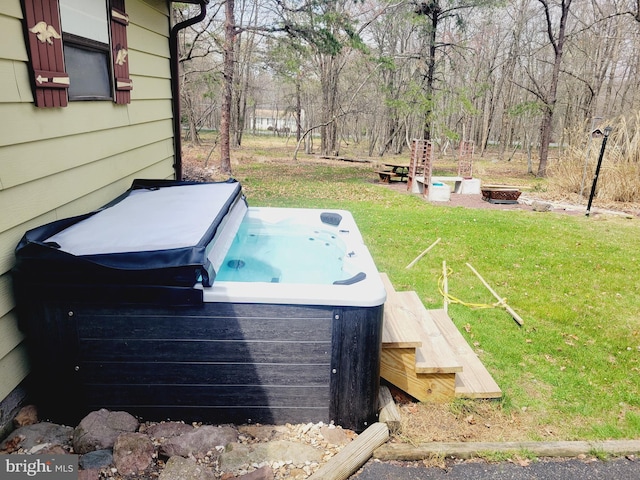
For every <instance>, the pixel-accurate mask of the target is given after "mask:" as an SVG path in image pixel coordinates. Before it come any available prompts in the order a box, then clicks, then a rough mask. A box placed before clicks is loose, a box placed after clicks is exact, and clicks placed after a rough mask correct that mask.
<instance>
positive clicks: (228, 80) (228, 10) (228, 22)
mask: <svg viewBox="0 0 640 480" xmlns="http://www.w3.org/2000/svg"><path fill="white" fill-rule="evenodd" d="M234 7H235V0H227V1H226V2H225V22H224V52H223V55H224V66H223V70H222V76H223V79H224V85H223V94H222V111H221V112H220V170H221V171H222V173H225V174H227V175H231V173H232V172H231V151H230V147H231V146H230V136H229V131H230V127H231V102H232V94H233V63H234V55H233V53H234V52H233V50H234V40H235V34H236V31H235V24H236V21H235V16H234V13H233V9H234Z"/></svg>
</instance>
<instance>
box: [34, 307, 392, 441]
mask: <svg viewBox="0 0 640 480" xmlns="http://www.w3.org/2000/svg"><path fill="white" fill-rule="evenodd" d="M382 309H383V307H382V306H379V307H370V308H358V307H338V308H334V307H322V306H318V307H316V306H298V305H270V304H232V303H204V304H202V305H200V306H196V307H144V306H121V307H120V306H113V305H110V306H104V305H100V306H98V305H83V304H77V305H68V306H60V305H58V306H57V307H54V306H53V305H51V304H48V305H46V306H45V308H44V310H45V312H44V315H33V314H31V315H29V317H30V318H31V320H30V322H29V323H30V325H29V334H30V335H29V338H30V339H31V344H32V346H33V349H32V358H33V361H34V374H35V377H36V382H35V385H36V387H37V390H39V392H40V395H39V396H40V399H41V403H42V404H43V405H42V406H43V407H44V409H45V411H48V413H49V414H50V415H51V417H52V418H60V419H61V420H67V421H69V420H76V419H77V416H78V415H81V414H85V413H86V412H88V411H90V410H92V409H97V408H107V409H110V410H126V411H129V412H130V413H133V414H136V415H140V416H141V417H142V418H144V419H149V420H160V419H166V418H171V419H184V420H187V421H206V422H216V423H230V422H232V423H247V422H259V423H275V424H278V423H284V422H293V423H300V422H308V421H314V422H318V421H325V422H329V421H331V420H333V421H335V422H336V423H337V424H339V425H342V426H344V427H346V428H352V429H354V430H357V431H361V430H364V429H365V428H366V427H367V425H369V424H370V423H371V422H373V421H375V419H376V414H377V391H378V383H379V366H380V344H381V329H382ZM38 318H39V319H40V320H38ZM43 318H44V319H46V320H45V321H42V319H43Z"/></svg>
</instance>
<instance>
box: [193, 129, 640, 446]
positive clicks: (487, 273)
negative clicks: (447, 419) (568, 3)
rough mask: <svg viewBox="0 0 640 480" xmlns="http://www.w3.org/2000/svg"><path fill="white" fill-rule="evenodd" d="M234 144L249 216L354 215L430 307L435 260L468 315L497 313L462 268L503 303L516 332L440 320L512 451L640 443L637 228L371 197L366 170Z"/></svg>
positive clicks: (499, 321) (375, 193)
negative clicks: (273, 210) (482, 377)
mask: <svg viewBox="0 0 640 480" xmlns="http://www.w3.org/2000/svg"><path fill="white" fill-rule="evenodd" d="M245 142H246V146H244V147H242V148H241V149H239V150H237V151H235V152H234V154H233V157H234V162H233V168H234V176H235V178H237V179H238V180H239V181H241V182H242V185H243V188H244V190H245V193H246V196H247V199H248V202H249V204H250V205H252V206H289V207H317V208H342V209H346V210H349V211H351V212H352V213H353V215H354V217H355V218H356V221H357V222H358V225H359V227H360V230H361V232H362V234H363V236H364V237H365V240H366V243H367V245H368V247H369V249H370V251H371V253H372V255H373V257H374V260H375V261H376V264H377V266H378V269H379V270H380V271H382V272H386V273H387V274H388V275H389V277H390V279H391V281H392V282H393V284H394V286H395V288H396V289H397V290H415V291H416V292H417V293H418V295H419V296H420V298H421V299H422V301H423V303H424V304H425V305H426V307H427V308H441V306H442V301H443V299H442V295H441V293H440V291H439V289H438V279H439V277H440V276H441V273H442V262H443V261H446V263H447V266H448V267H449V268H450V272H449V275H448V283H449V292H450V294H452V295H453V296H455V297H457V298H459V299H461V300H463V301H464V302H465V303H469V304H492V303H494V302H495V299H494V297H493V296H492V295H491V293H490V292H489V291H488V290H487V289H486V288H485V287H484V286H483V285H482V283H481V282H480V281H479V279H478V278H477V277H476V276H475V275H474V274H473V273H472V272H471V270H470V269H469V268H467V266H466V263H467V262H468V263H470V264H472V265H473V267H474V268H475V269H476V270H477V271H479V272H480V273H481V274H482V276H483V277H484V278H485V279H486V280H487V282H488V283H489V284H490V285H492V287H493V288H494V289H495V290H496V291H497V292H499V293H500V295H502V296H504V297H506V299H507V301H508V303H509V305H510V306H511V307H512V308H513V309H514V310H516V312H517V313H518V314H519V315H520V316H521V317H522V318H523V320H524V325H523V326H522V327H519V326H518V325H517V324H516V323H515V322H514V321H513V320H512V318H511V317H510V315H509V314H508V313H507V312H506V311H505V310H504V309H501V308H488V309H473V308H470V307H469V306H466V305H464V304H454V305H451V306H450V308H449V314H450V316H451V318H452V319H453V321H454V322H455V324H456V325H457V326H458V328H459V329H460V331H461V332H462V334H463V335H464V336H465V337H466V338H467V340H468V341H469V343H470V344H471V345H473V346H474V348H475V349H476V351H477V352H478V354H479V355H480V357H481V359H482V361H483V362H484V364H485V365H486V366H487V368H488V369H489V371H490V372H491V374H492V375H493V377H494V378H495V380H496V381H497V382H498V384H499V385H500V387H501V388H502V390H503V393H504V395H503V398H502V400H501V401H498V402H491V403H490V407H489V408H490V409H492V410H493V415H499V416H501V417H502V418H503V420H504V421H505V422H506V423H508V422H512V423H513V424H514V425H518V427H517V428H520V429H521V431H520V432H519V433H520V434H519V437H520V438H522V439H533V440H539V439H543V438H549V437H552V438H553V439H563V440H572V439H582V440H589V439H610V438H611V439H619V438H640V380H639V378H640V377H639V374H640V261H639V260H640V220H638V219H628V218H623V217H617V216H605V215H596V216H592V217H591V218H587V217H585V216H581V215H577V216H576V215H573V216H571V215H565V214H558V213H548V212H547V213H539V212H530V211H516V210H511V211H502V210H484V209H466V208H461V207H456V208H451V207H444V206H441V205H434V204H430V203H429V202H426V201H424V200H422V199H421V198H419V197H418V196H416V195H409V194H406V193H399V192H397V191H394V190H392V189H389V188H386V187H384V186H381V185H379V184H378V183H377V181H376V178H375V177H376V176H375V174H374V173H373V170H374V168H373V166H372V165H371V164H362V163H351V162H343V161H327V160H321V159H318V158H316V157H312V156H308V155H299V157H298V161H295V162H294V161H292V160H291V153H292V152H293V149H294V148H295V142H292V141H291V140H290V141H289V143H288V144H285V140H282V139H278V140H272V141H271V142H272V143H269V142H266V144H265V141H264V140H255V141H254V142H252V140H251V139H250V138H249V139H246V140H245ZM204 150H206V148H205V149H204ZM256 152H258V153H256ZM205 156H206V154H205ZM406 156H407V157H408V154H407V155H406ZM194 158H195V157H194ZM360 158H362V157H360ZM395 160H397V159H395ZM501 163H502V165H503V167H504V171H505V177H501V174H500V167H501ZM444 164H445V162H443V165H444ZM474 168H475V169H476V174H477V175H478V176H480V178H482V180H483V182H486V183H497V182H499V181H500V180H501V179H502V178H507V179H508V181H505V182H503V183H510V184H513V183H515V182H517V184H519V185H524V184H526V185H530V186H532V187H533V188H535V189H538V190H543V189H544V182H543V181H541V180H539V179H532V178H531V177H528V176H527V175H526V166H525V165H524V164H518V163H516V162H508V163H507V162H497V161H496V160H495V159H491V158H487V159H479V160H477V166H475V165H474ZM478 172H481V173H479V174H478ZM482 175H484V176H482ZM595 205H597V201H596V203H595ZM437 238H441V242H440V243H439V244H438V245H437V246H436V247H435V248H434V249H433V250H431V251H430V252H429V253H428V254H427V255H426V256H425V257H424V258H422V259H421V260H420V261H419V262H418V263H417V264H416V265H415V266H414V267H413V268H412V269H406V268H405V266H406V265H407V264H409V263H410V262H411V261H412V260H413V259H414V258H415V257H416V256H417V255H418V254H419V253H420V252H422V251H423V250H424V249H425V248H426V247H428V246H429V245H430V244H431V243H433V242H434V241H435V240H436V239H437ZM452 408H453V407H452ZM456 408H458V409H459V408H460V405H459V404H458V405H457V406H456ZM474 408H475V407H474V405H473V402H470V404H468V405H466V406H465V411H474ZM483 408H486V407H483ZM476 411H479V410H476ZM514 428H516V427H514Z"/></svg>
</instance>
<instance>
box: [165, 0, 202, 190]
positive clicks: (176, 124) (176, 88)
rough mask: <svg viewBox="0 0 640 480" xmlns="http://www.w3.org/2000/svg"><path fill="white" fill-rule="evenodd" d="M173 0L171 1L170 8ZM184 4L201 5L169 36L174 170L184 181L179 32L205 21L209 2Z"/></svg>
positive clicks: (176, 25) (173, 28)
mask: <svg viewBox="0 0 640 480" xmlns="http://www.w3.org/2000/svg"><path fill="white" fill-rule="evenodd" d="M172 2H173V0H169V7H171V3H172ZM183 3H195V4H199V5H200V13H199V14H198V15H197V16H195V17H192V18H188V19H187V20H184V21H182V22H179V23H176V24H175V25H174V26H173V27H171V32H170V34H169V52H170V56H171V58H170V63H171V100H172V104H173V145H174V149H175V156H174V158H175V162H174V163H173V170H174V172H175V177H176V180H182V128H181V125H180V76H179V73H180V59H179V58H178V32H180V30H182V29H184V28H186V27H189V26H191V25H194V24H196V23H198V22H201V21H202V20H204V17H205V15H206V13H207V4H208V3H209V0H192V1H189V0H186V1H184V0H183Z"/></svg>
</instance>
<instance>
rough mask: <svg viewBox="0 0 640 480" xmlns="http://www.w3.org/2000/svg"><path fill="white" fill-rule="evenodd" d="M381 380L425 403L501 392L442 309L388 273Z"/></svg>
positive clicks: (494, 394) (383, 278) (492, 394)
mask: <svg viewBox="0 0 640 480" xmlns="http://www.w3.org/2000/svg"><path fill="white" fill-rule="evenodd" d="M381 276H382V280H383V283H384V285H385V288H386V290H387V301H386V302H385V305H384V322H383V333H382V356H381V367H380V376H381V377H382V378H384V379H385V380H387V381H388V382H390V383H392V384H393V385H395V386H396V387H398V388H400V389H401V390H403V391H405V392H407V393H408V394H409V395H411V396H413V397H415V398H416V399H417V400H420V401H421V402H447V401H451V400H452V399H454V398H455V397H464V398H500V397H501V396H502V391H501V390H500V387H499V386H498V384H497V383H496V382H495V380H494V379H493V377H492V376H491V374H490V373H489V372H488V371H487V369H486V368H485V366H484V365H483V364H482V362H481V361H480V359H479V358H478V356H477V355H476V354H475V352H474V351H473V349H472V348H471V347H470V346H469V344H468V343H467V341H466V340H465V339H464V337H463V336H462V334H461V333H460V331H459V330H458V329H457V328H456V326H455V324H454V323H453V321H452V320H451V318H449V316H448V314H447V312H445V311H444V310H427V309H426V308H425V307H424V305H423V304H422V301H421V300H420V298H419V297H418V295H417V294H416V292H413V291H407V292H397V291H396V290H395V289H394V288H393V285H392V284H391V282H390V281H389V278H388V276H387V275H386V274H384V273H383V274H381Z"/></svg>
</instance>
